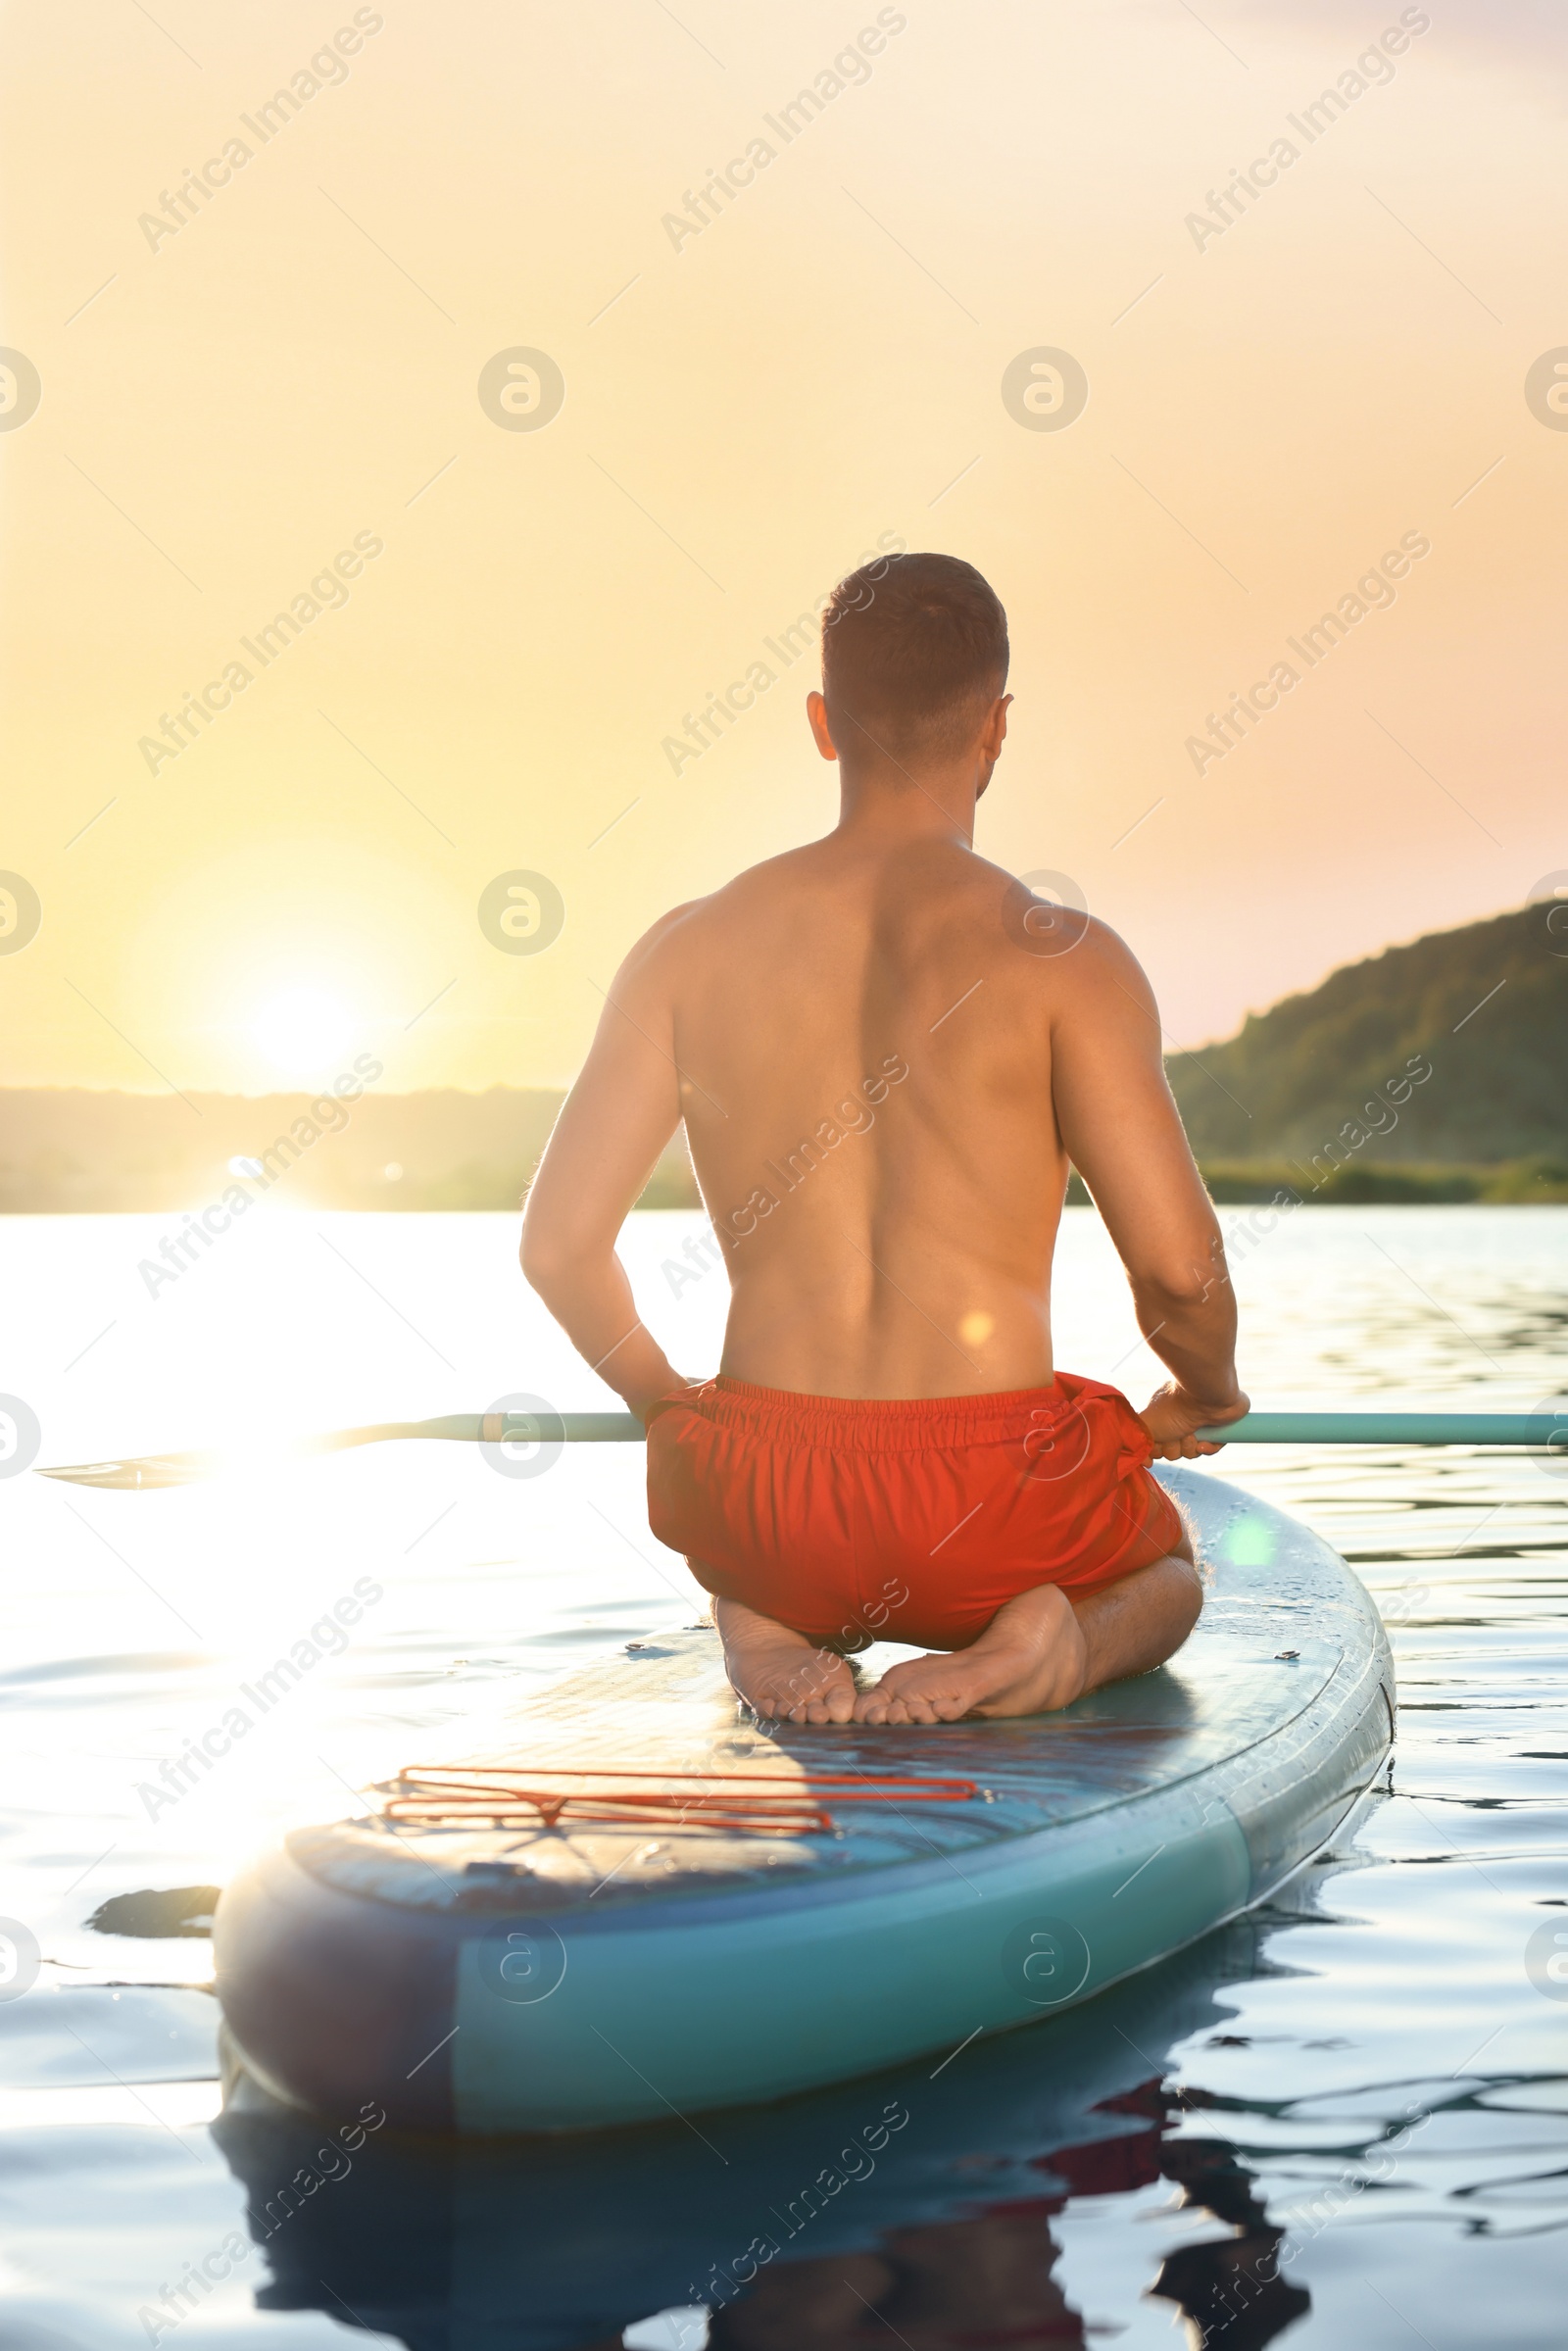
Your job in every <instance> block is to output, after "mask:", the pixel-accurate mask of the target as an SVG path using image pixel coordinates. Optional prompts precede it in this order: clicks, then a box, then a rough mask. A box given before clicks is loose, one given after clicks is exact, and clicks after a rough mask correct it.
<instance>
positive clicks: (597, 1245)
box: [521, 908, 685, 1414]
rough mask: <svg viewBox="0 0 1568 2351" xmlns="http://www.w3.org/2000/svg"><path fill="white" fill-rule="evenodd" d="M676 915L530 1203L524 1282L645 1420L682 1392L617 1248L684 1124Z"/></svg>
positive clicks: (583, 1080) (616, 1007)
mask: <svg viewBox="0 0 1568 2351" xmlns="http://www.w3.org/2000/svg"><path fill="white" fill-rule="evenodd" d="M684 912H685V909H684V908H677V909H676V911H675V912H674V913H673V914H669V915H666V916H665V917H664V919H663V921H662V922H661V923H659V924H657V925H656V926H655V928H654V929H653V930H652V931H650V932H649V933H648V935H647V937H646V938H645V939H643V940H641V941H640V942H639V944H638V945H637V946H636V947H635V948H634V949H633V950H632V952H631V954H630V955H628V956H627V958H626V960H625V962H624V963H623V964H622V965H621V967H620V970H619V971H618V972H617V973H616V975H615V979H614V982H613V986H612V988H611V991H610V997H609V1000H608V1001H607V1003H606V1005H605V1009H604V1012H603V1013H602V1015H601V1016H600V1021H599V1027H598V1031H597V1033H596V1035H595V1037H594V1042H593V1046H592V1049H591V1051H590V1053H589V1054H588V1058H587V1060H586V1061H585V1062H584V1064H583V1068H582V1073H581V1075H580V1076H579V1077H578V1079H577V1082H576V1084H575V1085H574V1086H573V1087H572V1089H571V1092H570V1093H569V1094H568V1095H567V1097H566V1100H565V1102H564V1104H563V1106H562V1111H561V1116H560V1117H559V1118H558V1119H557V1121H556V1126H555V1131H554V1133H553V1134H552V1136H551V1138H550V1142H549V1145H548V1147H547V1149H546V1151H545V1155H544V1157H543V1159H542V1160H541V1162H540V1165H539V1172H538V1174H537V1175H536V1176H535V1177H534V1180H533V1185H532V1188H531V1189H530V1191H529V1194H528V1206H527V1212H526V1214H525V1216H524V1218H523V1225H522V1249H521V1257H522V1270H523V1274H524V1277H525V1279H526V1280H527V1281H528V1283H529V1284H530V1286H531V1287H532V1288H533V1289H534V1290H536V1291H537V1292H538V1294H539V1296H540V1297H541V1298H543V1299H544V1302H545V1304H546V1305H547V1306H548V1307H549V1308H550V1311H551V1313H552V1314H553V1315H554V1316H555V1318H556V1320H557V1321H558V1322H559V1323H560V1324H561V1326H562V1328H563V1329H564V1331H565V1333H566V1336H567V1338H568V1339H570V1341H571V1343H572V1345H573V1347H576V1349H577V1351H578V1353H579V1354H580V1355H582V1356H584V1357H585V1358H586V1360H587V1361H588V1363H589V1364H590V1365H591V1366H592V1368H593V1369H594V1370H595V1371H596V1372H598V1374H599V1376H600V1377H601V1379H603V1380H606V1381H608V1383H609V1384H610V1386H611V1387H612V1388H613V1389H614V1390H615V1391H616V1392H617V1394H618V1395H620V1396H624V1398H625V1400H626V1402H627V1403H628V1404H629V1405H630V1406H631V1409H632V1410H633V1411H634V1412H636V1413H639V1414H641V1413H644V1412H646V1410H647V1408H648V1406H649V1405H650V1404H652V1403H653V1402H654V1401H655V1400H656V1398H658V1397H659V1396H667V1395H668V1394H669V1393H670V1391H671V1389H674V1388H678V1387H679V1386H680V1385H681V1377H680V1374H679V1373H677V1372H676V1371H675V1370H674V1369H673V1368H672V1367H671V1365H670V1362H669V1360H668V1357H667V1356H666V1355H665V1353H664V1350H663V1348H662V1347H661V1346H660V1345H659V1342H658V1341H657V1339H655V1337H654V1335H653V1333H652V1332H651V1331H649V1330H648V1329H646V1328H645V1326H644V1324H643V1322H642V1319H641V1317H640V1316H639V1314H638V1312H637V1307H636V1304H635V1302H634V1300H633V1298H632V1292H631V1284H630V1282H629V1281H628V1280H627V1279H626V1272H625V1268H624V1266H623V1265H622V1264H621V1262H620V1259H619V1258H618V1257H617V1256H616V1254H615V1241H616V1237H617V1235H618V1234H619V1232H620V1228H621V1226H622V1224H623V1223H624V1222H625V1220H626V1217H627V1214H628V1213H629V1211H630V1210H631V1208H632V1207H633V1205H634V1204H635V1202H636V1200H637V1199H638V1197H639V1195H640V1194H641V1192H642V1190H643V1187H644V1185H645V1184H646V1183H647V1181H648V1179H649V1176H650V1175H651V1174H652V1173H653V1169H654V1165H655V1162H656V1161H657V1160H658V1158H659V1154H660V1152H661V1151H662V1150H663V1148H664V1146H665V1144H666V1143H667V1142H668V1141H669V1139H670V1137H671V1135H673V1133H674V1132H675V1129H676V1127H677V1126H678V1125H679V1123H680V1116H681V1109H680V1094H679V1080H678V1076H677V1072H676V1068H675V1060H674V1015H673V1006H672V1000H671V992H670V987H669V977H670V964H671V960H672V950H671V947H670V946H666V945H665V944H664V942H665V941H666V939H667V935H668V933H669V931H670V929H671V928H672V926H674V925H675V924H677V923H678V922H679V920H680V919H681V916H682V914H683V913H684Z"/></svg>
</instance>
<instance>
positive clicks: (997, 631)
mask: <svg viewBox="0 0 1568 2351" xmlns="http://www.w3.org/2000/svg"><path fill="white" fill-rule="evenodd" d="M1007 651H1008V649H1007V615H1006V613H1005V612H1004V611H1003V609H1002V603H1001V599H1000V598H999V597H998V595H997V593H996V590H995V589H994V588H993V587H992V586H991V585H990V583H989V582H988V581H986V580H984V579H982V578H981V576H980V574H979V572H978V571H977V570H976V569H975V567H974V565H973V564H972V563H961V562H960V561H959V559H958V558H957V557H956V556H954V555H890V556H880V557H878V559H877V560H876V562H875V563H862V564H861V566H860V568H859V569H858V571H852V572H851V573H850V575H849V577H848V578H847V579H841V580H840V582H839V584H838V586H837V587H836V588H835V589H834V591H833V593H832V595H831V597H830V598H829V599H828V606H827V611H826V612H824V613H823V615H822V694H823V699H824V700H825V701H826V703H827V710H828V723H829V725H830V726H834V727H835V733H836V734H837V731H838V730H837V726H836V722H837V721H839V720H841V719H847V720H848V721H849V722H850V725H851V726H852V727H853V726H855V725H857V724H858V726H859V727H860V728H861V729H863V731H864V732H865V733H866V734H867V735H868V736H870V737H871V738H872V740H873V741H874V742H875V743H876V744H877V745H878V746H879V747H880V748H881V749H883V750H885V751H888V752H890V753H893V754H895V755H898V754H901V753H903V754H907V753H918V752H927V753H929V752H943V751H949V750H956V749H957V748H958V746H959V745H960V744H961V742H962V740H963V738H964V735H965V733H966V732H967V731H968V729H969V728H970V727H971V726H972V725H974V724H976V723H977V722H978V720H979V718H980V716H981V715H982V712H983V710H984V709H985V706H986V705H987V704H989V703H991V702H994V701H995V699H996V697H997V696H998V695H999V694H1000V693H1001V692H1002V690H1003V688H1004V686H1005V684H1006V682H1007ZM846 731H848V730H846ZM839 748H840V749H841V751H842V750H843V749H844V748H845V744H844V741H843V740H842V739H841V740H840V743H839Z"/></svg>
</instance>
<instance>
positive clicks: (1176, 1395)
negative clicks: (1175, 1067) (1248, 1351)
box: [1050, 922, 1247, 1460]
mask: <svg viewBox="0 0 1568 2351" xmlns="http://www.w3.org/2000/svg"><path fill="white" fill-rule="evenodd" d="M1050 970H1051V973H1052V977H1053V982H1054V987H1055V988H1056V989H1057V990H1058V991H1059V993H1058V994H1057V999H1056V1004H1055V1007H1054V1018H1053V1023H1052V1042H1051V1052H1052V1094H1053V1098H1054V1103H1055V1110H1056V1124H1057V1128H1058V1131H1059V1133H1060V1135H1061V1140H1062V1145H1063V1148H1064V1149H1065V1151H1066V1152H1067V1155H1068V1157H1069V1158H1070V1159H1071V1161H1072V1163H1073V1165H1074V1166H1075V1167H1076V1168H1077V1170H1078V1172H1079V1174H1080V1175H1081V1176H1082V1177H1083V1180H1084V1182H1085V1184H1086V1185H1087V1186H1088V1188H1089V1192H1090V1194H1091V1196H1092V1198H1093V1200H1094V1202H1095V1205H1096V1206H1097V1208H1098V1209H1099V1210H1100V1213H1101V1215H1102V1216H1103V1219H1104V1221H1105V1227H1106V1230H1107V1231H1108V1232H1109V1234H1110V1237H1111V1240H1112V1241H1113V1242H1114V1243H1115V1245H1116V1249H1117V1252H1118V1254H1119V1255H1120V1257H1121V1261H1122V1263H1123V1265H1125V1267H1126V1268H1127V1277H1128V1280H1129V1281H1130V1283H1131V1285H1132V1293H1133V1303H1134V1306H1135V1308H1136V1311H1137V1315H1138V1327H1139V1329H1140V1330H1141V1331H1142V1332H1143V1334H1144V1337H1145V1339H1146V1340H1147V1341H1148V1342H1149V1345H1150V1346H1151V1347H1152V1349H1153V1351H1154V1353H1155V1354H1156V1355H1158V1356H1159V1358H1160V1360H1161V1362H1162V1363H1164V1364H1166V1365H1167V1366H1168V1368H1169V1370H1170V1372H1171V1374H1172V1385H1171V1386H1170V1387H1169V1388H1167V1389H1165V1390H1162V1391H1161V1393H1160V1394H1159V1395H1158V1396H1155V1397H1154V1398H1153V1399H1152V1402H1151V1404H1150V1406H1149V1408H1148V1410H1147V1411H1146V1412H1145V1413H1144V1415H1143V1419H1144V1423H1145V1426H1146V1427H1147V1428H1148V1429H1149V1432H1150V1435H1151V1436H1152V1438H1153V1439H1154V1442H1155V1445H1156V1447H1157V1449H1158V1450H1159V1451H1160V1452H1161V1453H1162V1454H1163V1455H1164V1457H1165V1458H1166V1459H1167V1460H1169V1459H1175V1458H1177V1457H1179V1456H1182V1455H1186V1456H1187V1457H1189V1458H1190V1457H1191V1456H1192V1455H1193V1454H1194V1453H1197V1452H1200V1451H1204V1452H1206V1451H1211V1450H1212V1449H1213V1448H1212V1447H1211V1446H1208V1445H1198V1444H1197V1443H1196V1442H1195V1440H1194V1438H1193V1434H1192V1432H1193V1431H1194V1430H1195V1429H1200V1428H1202V1427H1204V1426H1205V1425H1208V1424H1211V1423H1213V1422H1217V1421H1225V1420H1234V1419H1237V1418H1238V1417H1239V1416H1240V1414H1241V1413H1243V1412H1245V1411H1246V1409H1247V1398H1246V1396H1244V1395H1243V1394H1242V1391H1241V1389H1240V1387H1239V1386H1238V1384H1237V1379H1236V1298H1235V1294H1234V1293H1233V1291H1232V1289H1231V1283H1230V1275H1229V1273H1228V1271H1227V1269H1226V1265H1225V1246H1224V1242H1223V1239H1222V1237H1221V1234H1220V1229H1219V1220H1218V1218H1217V1217H1216V1216H1215V1214H1214V1209H1213V1204H1212V1202H1211V1201H1210V1200H1209V1197H1208V1194H1207V1193H1206V1192H1205V1191H1204V1189H1203V1182H1202V1178H1201V1176H1200V1174H1199V1172H1198V1168H1197V1165H1196V1163H1195V1161H1194V1158H1193V1154H1192V1151H1191V1149H1190V1148H1189V1146H1188V1142H1187V1136H1186V1133H1185V1131H1184V1129H1183V1126H1182V1122H1181V1118H1180V1115H1179V1114H1178V1112H1177V1108H1176V1104H1175V1102H1174V1101H1173V1099H1172V1096H1171V1091H1170V1088H1169V1086H1168V1085H1167V1084H1166V1082H1165V1065H1164V1057H1163V1054H1162V1053H1161V1050H1160V1047H1161V1034H1160V1025H1159V1013H1158V1010H1157V1008H1156V1006H1155V1004H1154V998H1153V993H1152V989H1151V988H1150V985H1149V982H1148V980H1147V979H1146V978H1145V977H1144V974H1143V971H1142V970H1141V969H1140V967H1139V964H1138V962H1137V960H1136V958H1135V957H1134V956H1133V955H1131V954H1130V953H1129V952H1128V950H1127V949H1126V948H1125V947H1124V946H1123V944H1122V942H1121V941H1120V940H1119V939H1118V938H1117V937H1116V935H1115V933H1114V932H1113V931H1110V930H1107V929H1106V928H1105V927H1104V925H1103V924H1102V923H1098V922H1096V923H1091V924H1090V926H1089V929H1088V932H1087V933H1086V935H1085V937H1084V938H1083V940H1082V941H1081V942H1080V944H1079V945H1078V947H1077V948H1075V949H1074V950H1073V952H1072V953H1071V954H1070V955H1064V956H1060V957H1054V958H1053V960H1052V962H1051V965H1050Z"/></svg>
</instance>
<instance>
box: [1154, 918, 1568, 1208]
mask: <svg viewBox="0 0 1568 2351" xmlns="http://www.w3.org/2000/svg"><path fill="white" fill-rule="evenodd" d="M1554 911H1555V915H1556V923H1557V924H1558V925H1560V926H1561V927H1560V928H1555V929H1548V927H1547V916H1548V914H1550V913H1552V912H1554ZM1168 1066H1169V1075H1170V1082H1171V1086H1172V1088H1173V1089H1174V1092H1175V1095H1176V1100H1177V1102H1178V1103H1179V1104H1180V1106H1181V1112H1182V1116H1183V1118H1184V1119H1185V1120H1186V1122H1187V1131H1188V1134H1189V1135H1190V1136H1191V1138H1192V1142H1193V1149H1194V1151H1196V1152H1197V1154H1198V1157H1199V1159H1200V1160H1201V1161H1202V1162H1204V1163H1205V1164H1208V1163H1211V1162H1214V1161H1229V1162H1236V1161H1245V1160H1253V1161H1261V1160H1271V1161H1277V1160H1281V1159H1285V1158H1291V1159H1295V1160H1297V1161H1299V1162H1300V1163H1301V1165H1303V1166H1304V1167H1306V1168H1308V1169H1310V1168H1311V1167H1312V1166H1313V1164H1314V1162H1315V1161H1316V1162H1318V1163H1319V1164H1321V1163H1322V1162H1323V1161H1324V1159H1325V1158H1327V1160H1328V1162H1329V1163H1330V1164H1336V1163H1338V1159H1339V1154H1340V1153H1343V1152H1344V1151H1345V1150H1346V1149H1347V1148H1348V1149H1349V1150H1351V1151H1353V1152H1354V1153H1355V1154H1356V1155H1357V1157H1358V1158H1362V1159H1373V1158H1375V1159H1377V1160H1379V1161H1383V1162H1388V1161H1391V1160H1395V1161H1404V1162H1407V1163H1408V1162H1411V1161H1424V1162H1428V1163H1431V1162H1435V1161H1447V1162H1450V1163H1451V1162H1461V1163H1466V1164H1469V1165H1472V1166H1473V1165H1477V1164H1487V1163H1495V1162H1497V1161H1500V1160H1511V1159H1518V1158H1523V1157H1527V1156H1530V1155H1532V1154H1543V1155H1549V1156H1553V1157H1557V1158H1564V1157H1568V917H1565V915H1564V913H1563V911H1562V910H1561V908H1560V907H1558V908H1555V909H1554V908H1553V907H1551V906H1526V907H1524V908H1523V909H1522V910H1521V911H1519V912H1518V913H1513V914H1499V915H1496V916H1495V918H1494V919H1493V920H1491V921H1489V922H1472V923H1468V924H1467V925H1466V926H1465V927H1464V929H1462V930H1456V931H1437V932H1434V933H1433V934H1432V936H1431V937H1429V938H1426V939H1418V940H1416V941H1415V943H1414V945H1413V946H1410V947H1391V948H1389V949H1388V950H1387V951H1386V952H1385V953H1384V954H1383V955H1373V956H1370V957H1369V958H1368V960H1367V961H1366V962H1364V963H1350V964H1347V965H1346V966H1345V967H1344V969H1342V970H1340V971H1336V972H1333V973H1331V974H1330V976H1329V978H1328V979H1326V980H1325V981H1324V982H1323V984H1322V986H1321V987H1320V988H1314V989H1313V990H1312V992H1311V994H1310V995H1309V996H1290V997H1287V998H1286V999H1285V1001H1284V1002H1283V1003H1282V1004H1275V1005H1274V1006H1273V1008H1272V1010H1270V1011H1267V1012H1260V1013H1253V1014H1251V1015H1250V1017H1249V1019H1248V1021H1247V1023H1246V1025H1245V1026H1244V1028H1243V1029H1242V1031H1241V1034H1240V1035H1239V1036H1236V1037H1232V1038H1231V1039H1230V1040H1229V1041H1228V1042H1227V1043H1225V1044H1223V1045H1211V1046H1205V1047H1202V1048H1201V1049H1200V1050H1199V1051H1198V1052H1196V1053H1181V1054H1173V1055H1172V1056H1171V1058H1170V1061H1169V1065H1168ZM1422 1072H1429V1073H1430V1074H1424V1075H1423V1074H1421V1073H1422ZM1354 1132H1359V1134H1360V1136H1361V1137H1362V1138H1363V1140H1362V1141H1360V1142H1355V1141H1354V1140H1353V1139H1352V1136H1353V1133H1354ZM1336 1141H1337V1142H1338V1145H1339V1152H1338V1153H1336V1152H1335V1151H1332V1150H1331V1148H1330V1147H1331V1145H1333V1144H1335V1143H1336Z"/></svg>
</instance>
